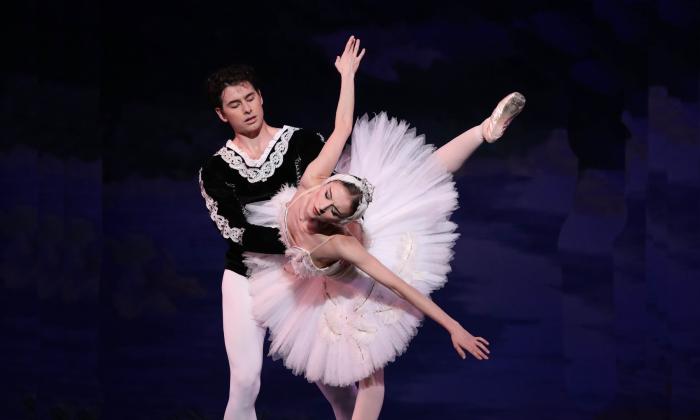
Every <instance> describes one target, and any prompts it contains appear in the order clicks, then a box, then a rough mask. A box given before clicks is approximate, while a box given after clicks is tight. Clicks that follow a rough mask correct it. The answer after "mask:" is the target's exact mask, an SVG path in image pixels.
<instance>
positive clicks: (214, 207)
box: [199, 169, 245, 244]
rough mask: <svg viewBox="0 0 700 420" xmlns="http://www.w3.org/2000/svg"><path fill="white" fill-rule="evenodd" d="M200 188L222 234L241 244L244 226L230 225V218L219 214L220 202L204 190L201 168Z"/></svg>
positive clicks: (212, 218)
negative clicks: (227, 218)
mask: <svg viewBox="0 0 700 420" xmlns="http://www.w3.org/2000/svg"><path fill="white" fill-rule="evenodd" d="M199 190H200V191H201V193H202V197H204V202H205V203H206V206H207V210H209V216H210V217H211V220H213V221H214V223H216V227H218V228H219V230H220V231H221V234H222V235H223V236H224V238H226V239H231V240H232V241H233V242H235V243H237V244H240V243H241V242H242V241H243V232H244V231H245V229H244V228H237V227H233V228H232V227H230V226H229V224H228V220H226V218H225V217H224V216H222V215H220V214H219V204H218V203H217V202H216V200H214V199H213V198H211V197H210V196H209V194H207V192H206V191H205V190H204V182H202V170H201V169H200V170H199Z"/></svg>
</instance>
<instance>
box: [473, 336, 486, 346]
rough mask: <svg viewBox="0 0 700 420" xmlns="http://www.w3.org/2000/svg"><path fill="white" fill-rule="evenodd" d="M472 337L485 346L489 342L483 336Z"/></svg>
mask: <svg viewBox="0 0 700 420" xmlns="http://www.w3.org/2000/svg"><path fill="white" fill-rule="evenodd" d="M474 339H476V341H483V342H484V344H486V345H487V346H488V345H489V342H488V341H487V340H486V339H485V338H484V337H474Z"/></svg>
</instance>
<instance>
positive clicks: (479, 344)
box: [476, 340, 491, 354]
mask: <svg viewBox="0 0 700 420" xmlns="http://www.w3.org/2000/svg"><path fill="white" fill-rule="evenodd" d="M476 346H477V347H478V348H479V349H481V351H483V352H485V353H486V354H491V352H490V351H489V349H488V347H486V344H484V343H482V342H481V341H479V340H476Z"/></svg>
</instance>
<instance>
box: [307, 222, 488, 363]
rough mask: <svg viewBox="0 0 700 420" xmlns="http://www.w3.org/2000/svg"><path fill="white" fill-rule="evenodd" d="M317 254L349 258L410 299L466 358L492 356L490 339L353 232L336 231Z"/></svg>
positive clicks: (331, 257)
mask: <svg viewBox="0 0 700 420" xmlns="http://www.w3.org/2000/svg"><path fill="white" fill-rule="evenodd" d="M313 254H314V256H315V257H317V258H319V259H327V260H339V259H342V260H345V261H347V262H349V263H352V264H353V265H355V266H356V267H357V268H359V269H360V270H362V271H364V272H365V273H367V275H369V276H370V277H372V278H373V279H375V280H376V281H378V282H379V283H381V284H383V285H384V286H386V287H388V288H389V289H391V290H392V291H393V292H394V293H396V294H397V295H399V296H400V297H401V298H403V299H405V300H407V301H408V302H409V303H411V304H412V305H413V306H415V307H416V308H418V309H419V310H420V311H421V312H423V313H424V314H425V315H427V316H428V317H430V318H432V319H433V320H434V321H435V322H437V323H438V324H440V325H442V327H443V328H445V329H446V330H447V331H448V332H449V333H450V336H451V338H452V346H453V347H454V348H455V350H456V351H457V353H459V355H460V356H461V357H462V358H465V357H466V354H465V353H464V350H467V351H468V352H470V353H471V354H472V355H473V356H474V357H476V358H477V359H479V360H482V359H488V356H487V354H488V353H489V350H488V348H487V346H488V344H489V343H488V341H486V340H485V339H484V338H482V337H474V336H473V335H471V334H470V333H469V332H467V330H465V329H464V328H463V327H462V326H461V325H460V324H459V323H458V322H457V321H455V320H454V319H452V318H451V317H450V316H449V315H448V314H447V313H446V312H445V311H443V310H442V309H441V308H440V307H439V306H438V305H437V304H435V302H433V301H432V300H431V299H429V298H428V297H426V296H425V295H423V294H422V293H421V292H419V291H418V290H417V289H416V288H415V287H413V286H411V285H410V284H408V283H406V282H405V281H403V280H402V279H401V278H400V277H398V276H397V275H396V274H394V273H393V272H392V271H391V270H389V269H388V268H387V267H386V266H385V265H384V264H382V263H381V262H379V260H377V259H376V258H375V257H373V256H372V255H371V254H370V253H369V252H367V250H366V249H365V248H364V246H362V244H361V243H360V242H359V241H358V240H357V239H355V238H354V237H352V236H346V235H333V236H332V237H331V240H328V241H326V242H325V243H324V244H323V245H321V246H319V247H318V248H317V249H315V250H314V253H313Z"/></svg>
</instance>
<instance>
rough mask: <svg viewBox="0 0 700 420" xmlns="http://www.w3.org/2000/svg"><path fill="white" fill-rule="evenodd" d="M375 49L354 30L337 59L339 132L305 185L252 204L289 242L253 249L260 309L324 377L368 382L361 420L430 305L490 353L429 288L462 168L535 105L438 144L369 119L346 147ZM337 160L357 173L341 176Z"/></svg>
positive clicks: (458, 340)
mask: <svg viewBox="0 0 700 420" xmlns="http://www.w3.org/2000/svg"><path fill="white" fill-rule="evenodd" d="M364 54H365V50H364V49H363V50H361V51H360V40H359V39H354V38H353V37H351V38H350V39H349V40H348V43H347V45H346V48H345V51H344V52H343V54H342V56H340V57H337V58H336V61H335V67H336V69H337V70H338V72H339V73H340V74H341V89H340V99H339V101H338V108H337V112H336V120H335V127H334V131H333V133H332V134H331V136H330V137H329V139H328V141H327V142H326V144H325V145H324V147H323V149H322V150H321V152H320V154H319V155H318V157H317V158H316V159H315V160H313V161H312V162H311V163H310V164H309V166H308V167H307V169H306V171H305V172H304V174H303V175H302V177H301V181H300V183H299V186H298V188H294V187H284V188H283V189H282V190H281V191H280V192H279V193H278V194H277V195H275V196H274V197H273V198H272V199H271V200H270V201H267V202H264V203H258V204H249V205H248V206H247V210H248V211H249V216H248V220H249V221H250V223H254V224H260V225H265V226H273V227H277V228H279V230H280V236H281V240H282V242H283V243H284V244H285V246H286V247H287V250H286V255H285V256H267V255H260V254H252V253H249V254H247V259H246V263H247V265H248V266H249V268H250V270H251V277H250V281H251V286H250V292H251V296H252V298H253V314H254V316H255V317H256V319H257V320H258V321H259V322H260V323H262V325H264V326H265V327H267V328H268V329H269V330H270V333H271V335H270V340H271V345H270V354H271V355H273V356H274V357H279V358H282V359H283V361H284V364H285V366H287V367H288V368H290V369H292V370H293V371H294V373H296V374H303V375H304V376H305V377H306V378H307V379H308V380H309V381H312V382H317V381H318V382H322V383H326V384H329V385H334V386H344V385H348V384H353V383H355V382H359V390H358V395H357V400H356V403H355V408H354V411H353V417H352V418H353V419H375V418H377V417H378V415H379V412H380V411H381V405H382V402H383V396H384V386H383V368H384V366H385V365H386V364H387V363H389V362H391V361H393V360H394V359H395V358H396V357H397V356H398V355H400V354H402V353H403V352H404V351H405V350H406V348H407V346H408V344H409V342H410V340H411V338H412V337H413V336H414V335H415V333H416V330H417V328H418V326H419V324H420V322H421V320H422V317H423V315H427V316H428V317H430V318H431V319H433V320H434V321H436V322H437V323H438V324H440V325H441V326H442V327H443V328H445V329H446V330H447V331H448V333H449V334H450V338H451V342H452V346H453V347H454V349H455V351H456V352H457V353H458V354H459V356H460V357H462V358H466V354H467V353H469V354H471V355H473V356H474V357H475V358H476V359H478V360H486V359H488V355H489V353H490V351H489V349H488V345H489V343H488V341H487V340H486V339H485V338H483V337H479V336H474V335H472V334H471V333H469V332H468V331H467V330H465V329H464V328H463V327H462V326H461V325H460V323H459V322H457V321H456V320H454V319H453V318H451V317H450V316H449V315H448V314H447V313H445V311H443V310H442V309H441V308H440V307H439V306H438V305H437V304H435V303H434V302H433V301H432V300H430V299H429V298H428V295H429V294H430V293H431V292H432V291H433V290H435V289H437V288H439V287H442V286H443V285H444V283H445V282H446V275H447V273H448V272H449V270H450V266H449V262H450V260H451V258H452V246H453V245H454V243H455V241H456V238H457V234H456V233H455V228H456V226H455V224H454V223H452V222H450V221H449V220H448V219H449V216H450V215H451V213H452V212H453V211H454V209H455V208H456V206H457V192H456V189H455V186H454V183H453V182H452V175H451V174H452V172H454V171H456V170H458V169H459V168H460V167H461V166H462V164H463V163H464V161H465V160H466V159H467V158H468V157H469V155H471V154H472V153H473V152H474V150H476V148H478V146H479V145H480V144H481V143H482V142H483V141H487V142H493V141H495V140H497V139H498V138H499V137H501V136H502V135H503V132H504V131H505V128H506V127H507V126H508V124H509V123H510V121H511V120H512V119H513V118H514V117H515V116H516V115H517V114H518V113H519V112H520V111H521V110H522V108H523V106H524V104H525V99H524V97H523V96H522V95H521V94H519V93H513V94H510V95H508V96H507V97H506V98H504V99H503V100H502V101H501V102H500V103H499V104H498V106H497V107H496V109H495V110H494V112H493V113H492V115H491V116H490V117H488V118H486V120H484V122H483V123H482V124H480V125H479V126H476V127H473V128H471V129H470V130H468V131H466V132H464V133H462V134H461V135H459V136H458V137H456V138H455V139H453V140H451V141H450V142H448V143H447V144H446V145H444V146H442V147H441V148H440V149H438V150H437V151H435V150H434V148H433V147H432V146H429V145H426V144H425V143H424V141H423V138H422V137H420V136H416V134H415V130H413V129H410V128H409V126H408V124H406V123H405V122H398V121H397V120H395V119H390V118H388V117H387V116H386V114H384V113H381V114H379V115H378V116H376V117H374V118H373V119H371V120H370V119H369V118H367V117H363V118H361V119H359V120H358V122H357V123H356V124H355V127H354V131H353V142H352V145H351V149H350V154H349V155H343V149H344V146H345V143H346V141H347V139H348V137H349V136H350V133H351V131H352V118H353V107H354V80H353V79H354V74H355V72H356V71H357V68H358V66H359V63H360V61H361V60H362V57H363V56H364ZM341 156H342V157H343V159H341ZM339 159H340V160H341V162H344V163H342V164H340V165H338V161H339ZM336 166H338V168H336ZM335 169H340V170H343V171H347V172H349V173H352V174H353V175H350V174H349V173H337V174H335V175H332V176H331V174H332V173H333V171H334V170H335Z"/></svg>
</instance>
